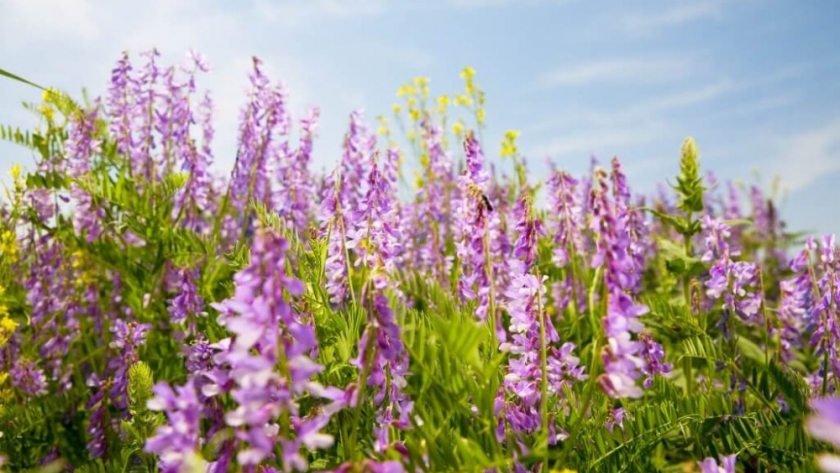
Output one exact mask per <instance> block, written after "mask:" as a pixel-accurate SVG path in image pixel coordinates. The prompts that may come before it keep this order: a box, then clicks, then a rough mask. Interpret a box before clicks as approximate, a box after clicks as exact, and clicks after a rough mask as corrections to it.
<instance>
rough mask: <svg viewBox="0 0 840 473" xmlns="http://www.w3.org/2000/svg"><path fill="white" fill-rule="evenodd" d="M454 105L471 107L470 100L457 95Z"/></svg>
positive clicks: (464, 96)
mask: <svg viewBox="0 0 840 473" xmlns="http://www.w3.org/2000/svg"><path fill="white" fill-rule="evenodd" d="M455 105H463V106H464V107H469V106H471V105H472V98H470V97H468V96H466V95H458V96H456V97H455Z"/></svg>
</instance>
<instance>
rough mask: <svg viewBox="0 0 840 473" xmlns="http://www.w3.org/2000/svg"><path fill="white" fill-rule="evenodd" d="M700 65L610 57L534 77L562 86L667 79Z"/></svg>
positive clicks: (548, 84) (684, 60)
mask: <svg viewBox="0 0 840 473" xmlns="http://www.w3.org/2000/svg"><path fill="white" fill-rule="evenodd" d="M698 67H699V64H698V63H697V61H692V60H689V59H687V58H612V59H602V60H598V61H591V62H586V63H582V64H577V65H573V66H571V67H568V68H558V69H556V70H554V71H551V72H548V73H545V74H543V75H542V76H541V77H539V78H538V79H537V84H538V85H540V86H542V87H565V86H575V85H589V84H593V83H603V82H620V83H627V82H629V81H633V82H642V83H659V82H668V81H672V80H675V79H681V78H684V77H686V76H688V75H689V74H691V72H692V71H694V70H696V69H697V68H698Z"/></svg>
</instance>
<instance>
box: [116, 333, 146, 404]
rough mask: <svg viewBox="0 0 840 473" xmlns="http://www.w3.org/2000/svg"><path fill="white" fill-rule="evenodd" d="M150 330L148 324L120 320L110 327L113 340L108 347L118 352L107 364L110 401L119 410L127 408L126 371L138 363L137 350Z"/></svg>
mask: <svg viewBox="0 0 840 473" xmlns="http://www.w3.org/2000/svg"><path fill="white" fill-rule="evenodd" d="M151 328H152V326H151V325H149V324H138V323H136V322H125V321H123V320H122V319H117V320H115V321H114V325H113V326H112V327H111V332H112V333H113V339H112V341H111V344H110V345H109V346H110V347H111V348H115V349H117V350H118V351H117V353H116V355H115V356H114V357H113V358H111V360H110V361H109V362H108V368H109V369H110V370H112V372H113V379H114V384H113V386H112V387H111V399H112V401H113V402H114V405H115V406H116V407H118V408H120V409H127V408H128V370H129V368H131V365H133V364H134V363H136V362H137V361H138V359H139V356H138V354H137V349H138V348H139V347H140V346H142V345H143V344H144V343H145V342H146V332H147V331H149V330H150V329H151Z"/></svg>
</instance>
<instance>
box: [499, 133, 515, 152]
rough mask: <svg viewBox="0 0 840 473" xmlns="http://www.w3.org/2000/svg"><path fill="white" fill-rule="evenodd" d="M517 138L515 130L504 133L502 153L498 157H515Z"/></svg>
mask: <svg viewBox="0 0 840 473" xmlns="http://www.w3.org/2000/svg"><path fill="white" fill-rule="evenodd" d="M517 138H519V132H518V131H516V130H508V131H507V132H506V133H505V138H504V139H503V140H502V151H500V152H499V156H501V157H503V158H506V157H512V156H516V153H517V152H518V150H517V148H516V139H517Z"/></svg>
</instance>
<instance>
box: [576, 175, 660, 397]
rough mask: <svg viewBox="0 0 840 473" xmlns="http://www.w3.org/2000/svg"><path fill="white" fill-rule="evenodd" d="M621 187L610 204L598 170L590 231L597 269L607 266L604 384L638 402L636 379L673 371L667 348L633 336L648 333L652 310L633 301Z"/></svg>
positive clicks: (632, 267) (608, 389)
mask: <svg viewBox="0 0 840 473" xmlns="http://www.w3.org/2000/svg"><path fill="white" fill-rule="evenodd" d="M618 182H619V183H620V182H621V179H619V180H618ZM618 187H619V190H618V191H617V192H616V193H617V195H616V199H617V200H616V202H610V199H609V197H608V189H609V188H608V185H607V182H606V171H604V170H603V169H600V168H599V169H597V170H596V171H595V182H594V184H593V187H592V191H591V195H590V207H591V209H592V221H591V223H590V228H591V229H592V230H593V231H594V232H595V234H596V240H595V243H596V251H595V255H594V257H593V260H592V266H593V267H599V266H601V267H603V271H604V284H605V286H606V291H607V314H606V317H604V332H605V334H606V336H607V341H608V344H607V346H606V347H605V350H604V352H603V354H602V357H603V360H604V369H605V373H604V374H603V375H601V378H600V380H599V381H600V383H601V387H602V388H603V389H604V391H606V393H607V394H608V395H610V396H612V397H634V398H637V397H641V396H642V390H641V389H640V388H639V387H638V386H637V385H636V380H637V379H638V378H639V377H641V375H642V374H643V373H646V374H648V378H650V377H651V376H652V375H653V374H654V373H657V372H659V373H663V372H665V371H666V370H667V369H669V366H668V365H667V364H661V363H659V360H660V359H661V358H662V355H661V351H662V348H661V346H659V345H658V344H656V343H655V342H653V341H652V340H649V341H647V342H645V343H642V342H639V341H636V340H633V338H632V335H631V334H633V333H639V332H641V331H642V329H643V328H644V326H643V325H642V323H641V322H640V321H639V317H640V316H641V315H643V314H645V313H647V311H648V308H647V307H646V306H644V305H642V304H637V303H636V302H635V301H634V300H633V298H632V296H631V295H632V294H633V292H634V288H635V286H636V283H637V278H638V276H637V275H635V273H637V270H636V262H635V260H634V259H633V255H632V253H631V241H632V240H631V237H630V232H629V230H628V219H629V217H628V213H627V210H626V205H625V203H622V198H623V197H622V195H623V193H624V191H622V190H621V186H620V185H619V186H618ZM650 362H652V363H650Z"/></svg>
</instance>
